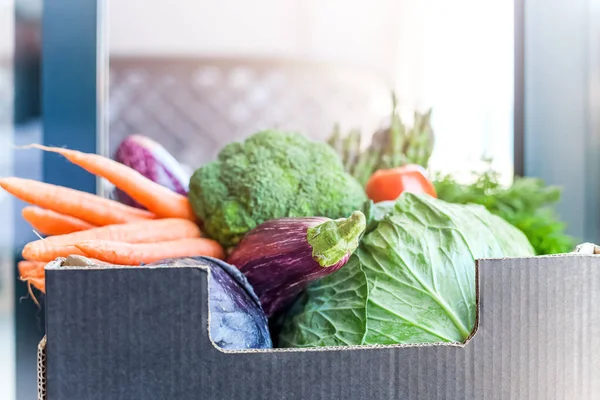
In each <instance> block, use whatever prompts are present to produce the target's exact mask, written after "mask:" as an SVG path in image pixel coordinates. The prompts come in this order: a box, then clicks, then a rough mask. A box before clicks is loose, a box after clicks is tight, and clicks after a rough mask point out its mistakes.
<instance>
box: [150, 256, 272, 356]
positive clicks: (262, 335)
mask: <svg viewBox="0 0 600 400" xmlns="http://www.w3.org/2000/svg"><path fill="white" fill-rule="evenodd" d="M148 265H150V266H152V265H178V266H182V265H202V266H207V267H208V268H210V272H211V275H210V279H209V280H208V300H209V301H208V304H209V312H210V323H209V328H210V338H211V340H212V341H213V342H214V343H215V344H216V345H217V346H219V347H220V348H222V349H225V350H244V349H268V348H272V347H273V343H272V341H271V335H270V333H269V325H268V321H267V317H266V315H265V313H264V312H263V310H262V308H261V306H260V301H259V299H258V297H257V296H256V294H255V293H254V290H253V289H252V286H250V284H249V283H248V280H247V279H246V278H245V277H244V275H243V274H242V273H241V272H240V271H239V270H238V269H237V268H235V267H234V266H232V265H229V264H227V263H226V262H223V261H221V260H217V259H215V258H211V257H186V258H174V259H167V260H162V261H158V262H156V263H152V264H148Z"/></svg>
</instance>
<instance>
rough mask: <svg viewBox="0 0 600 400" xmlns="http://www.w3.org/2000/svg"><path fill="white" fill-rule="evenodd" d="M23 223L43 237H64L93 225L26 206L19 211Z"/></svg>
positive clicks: (54, 212) (50, 211)
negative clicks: (25, 222) (26, 223)
mask: <svg viewBox="0 0 600 400" xmlns="http://www.w3.org/2000/svg"><path fill="white" fill-rule="evenodd" d="M21 214H22V215H23V218H24V219H25V221H27V222H29V224H30V225H31V226H32V227H33V229H35V230H36V231H38V232H39V233H41V234H43V235H64V234H66V233H72V232H79V231H84V230H86V229H91V228H93V227H94V225H92V224H89V223H87V222H85V221H83V220H81V219H79V218H75V217H71V216H70V215H64V214H61V213H57V212H56V211H52V210H45V209H43V208H39V207H36V206H28V207H25V208H23V210H22V211H21Z"/></svg>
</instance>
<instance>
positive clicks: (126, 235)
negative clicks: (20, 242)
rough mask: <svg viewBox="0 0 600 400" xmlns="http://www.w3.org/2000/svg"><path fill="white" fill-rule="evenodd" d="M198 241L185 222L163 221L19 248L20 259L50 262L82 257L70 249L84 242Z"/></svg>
mask: <svg viewBox="0 0 600 400" xmlns="http://www.w3.org/2000/svg"><path fill="white" fill-rule="evenodd" d="M198 237H200V228H198V226H197V225H196V224H195V223H193V222H192V221H189V220H187V219H181V218H165V219H155V220H148V221H138V222H131V223H128V224H118V225H108V226H102V227H98V228H92V229H88V230H86V231H81V232H74V233H69V234H67V235H58V236H50V237H47V238H45V239H42V240H36V241H34V242H31V243H28V244H27V245H26V246H25V247H24V248H23V258H25V259H27V260H34V261H52V260H54V259H56V258H57V257H67V256H69V255H81V256H82V255H85V254H84V253H82V252H81V251H80V250H78V249H77V248H76V247H74V245H75V244H76V243H79V242H84V241H86V240H110V241H115V242H124V243H155V242H165V241H169V240H177V239H184V238H198ZM94 258H98V257H94ZM100 260H102V259H100Z"/></svg>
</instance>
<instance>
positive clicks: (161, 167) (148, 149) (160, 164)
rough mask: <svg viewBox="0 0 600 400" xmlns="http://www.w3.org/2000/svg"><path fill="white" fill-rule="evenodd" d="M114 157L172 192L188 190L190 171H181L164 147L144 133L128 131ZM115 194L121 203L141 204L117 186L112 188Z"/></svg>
mask: <svg viewBox="0 0 600 400" xmlns="http://www.w3.org/2000/svg"><path fill="white" fill-rule="evenodd" d="M114 158H115V160H116V161H118V162H120V163H122V164H125V165H127V166H129V167H131V168H133V169H135V170H136V171H137V172H139V173H140V174H142V175H144V176H145V177H146V178H148V179H150V180H152V181H154V182H156V183H158V184H160V185H162V186H165V187H167V188H169V189H171V190H173V191H174V192H177V193H179V194H182V195H187V193H188V191H189V182H190V174H188V173H186V172H185V171H184V169H183V168H182V167H181V165H180V164H179V162H177V160H176V159H175V157H173V156H172V155H171V154H170V153H169V152H168V151H167V150H165V148H164V147H162V146H161V145H160V144H158V143H157V142H155V141H154V140H152V139H150V138H148V137H146V136H142V135H131V136H129V137H127V138H125V140H123V141H122V142H121V144H120V145H119V147H118V148H117V151H116V153H115V157H114ZM114 197H115V199H116V200H117V201H119V202H121V203H125V204H127V205H130V206H134V207H138V208H143V206H142V205H140V204H139V203H137V202H136V201H135V200H133V199H132V198H130V197H129V196H128V195H127V194H126V193H124V192H123V191H121V190H119V189H115V192H114Z"/></svg>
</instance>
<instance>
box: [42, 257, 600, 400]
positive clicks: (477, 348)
mask: <svg viewBox="0 0 600 400" xmlns="http://www.w3.org/2000/svg"><path fill="white" fill-rule="evenodd" d="M598 252H599V251H598V249H596V248H594V247H593V246H583V247H581V248H580V249H579V250H578V252H577V253H573V254H567V255H560V256H553V257H535V258H516V259H490V260H480V261H478V263H477V266H476V268H477V285H478V287H477V293H478V297H477V298H478V324H477V326H476V331H475V332H474V335H473V336H472V338H471V339H470V340H469V341H468V342H467V343H466V344H464V346H457V345H416V346H385V347H383V346H382V347H365V348H344V347H339V348H329V349H316V350H309V351H299V350H292V351H290V350H284V349H281V350H271V351H247V352H235V353H225V352H223V351H221V350H219V349H217V348H215V347H214V346H213V344H212V342H211V341H210V338H209V335H208V304H207V303H208V300H207V273H206V271H205V270H202V269H199V268H189V267H182V268H174V267H169V268H160V267H159V268H100V267H92V269H91V270H90V267H77V266H69V267H60V266H56V265H54V266H53V265H49V266H48V267H47V268H46V288H47V297H46V324H47V329H46V332H47V341H46V340H45V341H43V342H42V343H41V344H40V382H39V387H40V399H48V400H71V399H73V400H92V399H102V400H123V399H144V400H153V399H168V400H183V399H203V400H212V399H215V400H216V399H219V400H221V399H236V400H237V399H240V400H242V399H243V400H262V399H299V400H300V399H301V400H313V399H324V400H338V399H339V400H342V399H344V400H358V399H369V400H375V399H578V400H585V399H590V400H592V399H600V376H598V374H599V372H600V258H599V257H598V256H596V255H594V253H598Z"/></svg>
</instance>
